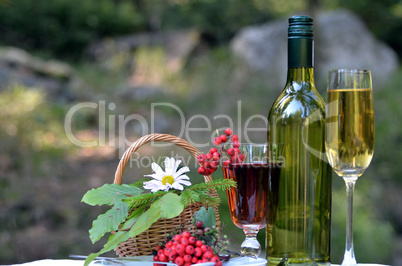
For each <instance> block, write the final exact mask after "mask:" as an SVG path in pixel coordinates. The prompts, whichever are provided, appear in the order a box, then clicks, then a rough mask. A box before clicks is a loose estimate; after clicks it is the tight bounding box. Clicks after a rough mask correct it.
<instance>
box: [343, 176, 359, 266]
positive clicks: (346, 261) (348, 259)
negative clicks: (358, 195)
mask: <svg viewBox="0 0 402 266" xmlns="http://www.w3.org/2000/svg"><path fill="white" fill-rule="evenodd" d="M344 180H345V184H346V197H347V211H346V247H345V255H344V257H343V261H342V266H350V265H356V258H355V252H354V248H353V192H354V189H355V184H356V180H357V176H352V177H350V176H349V177H347V178H346V177H345V178H344Z"/></svg>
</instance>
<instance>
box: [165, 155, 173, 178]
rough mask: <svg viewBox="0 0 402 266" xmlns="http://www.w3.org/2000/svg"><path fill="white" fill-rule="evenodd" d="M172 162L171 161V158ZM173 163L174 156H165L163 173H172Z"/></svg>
mask: <svg viewBox="0 0 402 266" xmlns="http://www.w3.org/2000/svg"><path fill="white" fill-rule="evenodd" d="M171 159H172V160H173V162H172V160H171ZM173 164H174V158H169V157H166V158H165V173H166V175H172V169H173Z"/></svg>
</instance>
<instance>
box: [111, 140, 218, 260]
mask: <svg viewBox="0 0 402 266" xmlns="http://www.w3.org/2000/svg"><path fill="white" fill-rule="evenodd" d="M151 141H162V142H170V143H173V144H176V145H178V146H180V147H182V148H184V149H185V150H187V151H188V152H190V153H191V155H192V156H194V157H195V158H197V157H198V155H200V152H199V151H198V150H197V149H196V148H195V147H194V146H193V145H191V144H190V143H188V142H187V141H185V140H183V139H181V138H178V137H176V136H172V135H168V134H150V135H146V136H143V137H141V138H140V139H138V140H137V141H136V142H134V143H133V144H131V146H130V147H129V148H128V149H127V150H126V152H125V153H124V154H123V157H122V158H121V160H120V162H119V165H118V167H117V170H116V173H115V178H114V183H115V184H120V185H121V184H122V181H123V172H124V169H125V167H126V165H127V163H128V162H129V160H130V157H131V155H132V154H133V153H134V152H135V151H137V150H138V149H139V148H140V147H141V146H142V145H144V144H146V143H148V142H151ZM204 180H205V182H209V181H212V177H211V176H204ZM211 195H213V196H215V197H218V195H217V193H216V191H211ZM200 208H201V204H194V205H191V206H189V207H187V208H185V209H184V210H183V212H182V213H181V214H180V215H179V216H178V217H176V218H173V219H160V220H158V221H157V222H155V223H154V224H153V225H152V226H151V227H150V228H149V229H148V230H147V231H146V232H144V233H141V234H139V235H138V236H136V237H135V238H130V239H128V240H127V241H125V242H123V243H120V245H119V246H118V247H117V248H116V250H115V251H116V254H117V255H118V256H120V257H132V256H142V255H151V254H152V250H153V249H154V247H155V245H156V244H158V243H159V242H161V241H162V240H163V238H164V236H165V235H166V234H167V233H170V232H172V231H173V230H175V228H176V227H179V226H180V225H181V224H184V226H185V227H186V228H187V230H189V231H190V232H194V230H195V228H194V227H193V226H192V225H191V224H190V223H189V221H191V220H192V218H193V216H194V212H196V211H198V210H199V209H200ZM215 214H216V222H217V226H219V225H220V220H219V213H218V210H217V208H215Z"/></svg>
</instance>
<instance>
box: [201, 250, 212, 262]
mask: <svg viewBox="0 0 402 266" xmlns="http://www.w3.org/2000/svg"><path fill="white" fill-rule="evenodd" d="M201 249H202V247H201ZM213 256H214V253H212V251H210V250H206V251H205V252H204V255H203V256H202V257H203V258H204V257H205V258H206V259H208V260H210V259H212V257H213Z"/></svg>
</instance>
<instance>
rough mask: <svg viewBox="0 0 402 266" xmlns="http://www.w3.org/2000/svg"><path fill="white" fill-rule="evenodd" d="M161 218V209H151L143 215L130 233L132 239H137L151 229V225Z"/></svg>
mask: <svg viewBox="0 0 402 266" xmlns="http://www.w3.org/2000/svg"><path fill="white" fill-rule="evenodd" d="M159 218H161V210H160V208H152V206H151V208H149V209H148V210H147V211H146V212H144V213H143V214H141V216H140V217H139V218H138V220H137V221H136V222H135V223H134V225H133V227H131V229H130V231H129V232H128V233H129V235H130V237H135V236H137V235H139V234H141V233H142V232H145V231H146V230H148V229H149V227H151V225H152V224H153V223H154V222H156V221H157V220H158V219H159Z"/></svg>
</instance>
